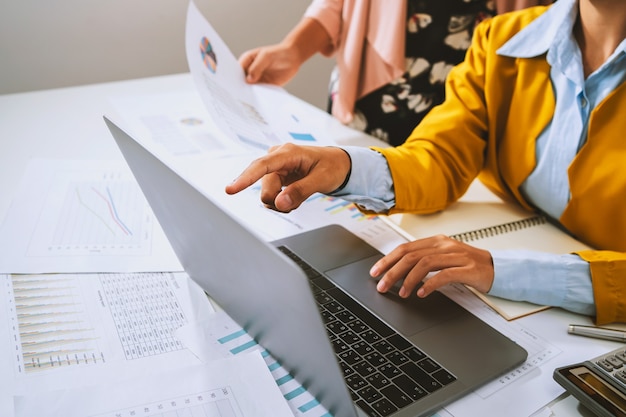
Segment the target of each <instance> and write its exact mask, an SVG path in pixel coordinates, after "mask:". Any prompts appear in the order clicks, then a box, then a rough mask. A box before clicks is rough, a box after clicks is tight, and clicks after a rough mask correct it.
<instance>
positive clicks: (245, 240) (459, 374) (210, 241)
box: [105, 117, 527, 417]
mask: <svg viewBox="0 0 626 417" xmlns="http://www.w3.org/2000/svg"><path fill="white" fill-rule="evenodd" d="M105 122H106V124H107V126H108V128H109V130H110V131H111V133H112V135H113V137H114V139H115V141H116V142H117V145H118V147H119V148H120V150H121V151H122V154H123V156H124V158H125V159H126V161H127V163H128V165H129V167H130V168H131V171H132V172H133V174H134V176H135V178H136V180H137V182H138V183H139V186H140V188H141V189H142V191H143V193H144V195H145V197H146V199H147V200H148V202H149V204H150V206H151V207H152V210H153V211H154V213H155V215H156V217H157V219H158V220H159V223H160V224H161V227H162V228H163V230H164V232H165V234H166V236H167V238H168V240H169V241H170V243H171V245H172V247H173V249H174V251H175V253H176V255H177V256H178V258H179V259H180V262H181V264H182V265H183V267H184V268H185V271H186V272H187V274H188V275H189V276H190V277H191V279H193V280H194V281H195V282H197V283H198V284H199V285H200V286H201V287H202V288H203V289H204V290H205V292H206V293H207V294H208V295H209V296H210V297H211V298H212V299H213V300H215V301H216V302H217V303H218V304H219V305H220V307H222V308H223V309H224V310H225V311H226V313H227V314H228V315H229V316H231V317H232V318H233V320H235V321H236V322H237V323H238V324H239V325H240V326H241V327H242V328H244V329H245V330H246V331H247V332H248V333H249V334H250V335H251V336H252V337H254V338H255V340H256V341H257V342H258V343H259V344H260V345H262V346H263V347H264V348H265V349H267V350H268V352H269V353H270V354H271V355H272V356H273V357H274V358H275V359H276V360H277V361H279V362H280V363H281V365H282V366H283V367H285V369H287V370H288V371H289V372H290V373H291V375H292V376H293V377H294V378H295V379H296V380H297V381H298V382H299V383H300V384H302V386H304V387H305V388H306V389H307V390H309V392H310V393H311V394H312V395H314V396H315V397H316V399H317V400H318V401H320V402H321V403H322V405H324V406H325V407H326V408H327V410H328V411H329V412H330V413H331V414H332V415H333V416H335V417H356V416H360V417H362V416H376V417H379V416H393V417H408V416H427V415H431V414H433V413H434V412H435V411H437V410H438V409H440V408H442V407H443V406H444V405H446V404H447V403H450V402H452V401H453V400H455V399H457V398H459V397H461V396H463V395H465V394H467V393H469V392H471V391H472V390H474V389H476V388H477V387H479V386H480V385H482V384H484V383H486V382H489V381H491V380H493V379H495V378H496V377H498V376H499V375H501V374H503V373H505V372H506V371H507V370H510V369H512V368H514V367H516V366H518V365H520V364H521V363H523V362H524V361H525V360H526V357H527V352H526V351H525V350H524V349H522V348H521V347H520V346H518V345H517V344H516V343H514V342H513V341H511V340H510V339H508V338H507V337H505V336H504V335H502V334H501V333H499V332H497V331H496V330H494V329H493V328H492V327H490V326H488V325H487V324H485V323H484V322H483V321H482V320H480V319H478V318H477V317H476V316H474V315H473V314H471V313H470V312H468V311H467V310H465V309H464V308H462V307H460V306H459V305H458V304H456V303H455V302H453V301H452V300H450V299H448V298H447V297H446V296H444V295H443V294H441V293H439V292H435V293H434V294H431V295H430V296H428V297H427V298H425V299H419V298H417V297H414V298H410V299H401V298H399V297H398V296H397V295H393V293H391V294H380V293H378V292H377V291H376V288H375V287H376V283H375V281H374V280H373V279H372V278H371V277H370V276H369V268H370V267H371V266H372V265H373V263H374V262H375V261H376V260H377V259H379V258H380V257H381V256H382V254H381V253H380V252H379V251H378V250H376V249H375V248H373V247H372V246H370V245H369V244H368V243H366V242H365V241H363V240H362V239H360V238H359V237H357V236H355V235H354V234H352V233H351V232H349V231H348V230H346V229H345V228H343V227H341V226H339V225H330V226H325V227H322V228H319V229H315V230H312V231H306V232H303V233H301V234H298V235H295V236H290V237H288V238H285V239H280V240H278V241H275V242H269V243H268V242H267V241H265V240H264V239H262V238H261V237H260V236H259V235H258V234H256V233H255V232H253V231H252V230H249V229H248V228H246V227H245V226H244V225H242V224H240V223H239V222H238V221H237V220H236V219H234V218H233V217H232V216H231V215H230V214H229V212H228V210H227V209H225V208H224V207H222V206H221V205H220V204H219V203H218V202H216V201H215V200H214V199H213V198H211V196H209V195H206V194H204V193H203V192H201V191H199V190H198V189H196V188H195V187H194V186H192V185H191V184H190V183H189V182H187V181H186V180H185V179H184V178H182V177H181V176H180V175H178V174H177V173H176V172H175V171H174V170H172V169H171V168H170V167H168V166H167V165H166V164H165V163H163V162H162V161H161V160H160V159H159V158H157V157H156V156H154V155H153V154H152V153H151V152H150V151H149V150H147V149H146V148H144V147H143V146H142V145H141V144H140V142H138V141H136V140H135V139H133V138H132V137H131V136H130V135H129V134H128V133H126V132H125V131H124V130H122V129H121V128H120V127H118V125H116V124H115V123H113V122H112V121H111V120H109V119H108V118H106V117H105Z"/></svg>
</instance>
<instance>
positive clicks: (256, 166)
mask: <svg viewBox="0 0 626 417" xmlns="http://www.w3.org/2000/svg"><path fill="white" fill-rule="evenodd" d="M270 172H272V170H271V168H270V165H268V163H267V161H263V160H262V158H259V159H256V160H254V161H252V162H251V163H250V165H248V167H247V168H246V169H244V170H243V171H242V172H241V174H239V176H238V177H237V178H235V179H234V180H233V181H232V182H231V183H230V184H228V185H227V186H226V187H225V188H224V190H225V191H226V193H227V194H231V195H232V194H237V193H238V192H240V191H243V190H245V189H246V188H248V187H250V186H251V185H252V184H254V183H255V182H257V181H258V180H260V179H261V178H263V177H264V176H265V175H266V174H268V173H270Z"/></svg>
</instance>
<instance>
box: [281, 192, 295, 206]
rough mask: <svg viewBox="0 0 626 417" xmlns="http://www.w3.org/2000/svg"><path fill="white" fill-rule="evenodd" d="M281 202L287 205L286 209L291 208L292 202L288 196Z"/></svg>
mask: <svg viewBox="0 0 626 417" xmlns="http://www.w3.org/2000/svg"><path fill="white" fill-rule="evenodd" d="M283 201H284V202H285V203H286V204H287V207H289V208H291V207H292V206H293V200H292V199H291V196H290V195H289V194H285V195H284V196H283Z"/></svg>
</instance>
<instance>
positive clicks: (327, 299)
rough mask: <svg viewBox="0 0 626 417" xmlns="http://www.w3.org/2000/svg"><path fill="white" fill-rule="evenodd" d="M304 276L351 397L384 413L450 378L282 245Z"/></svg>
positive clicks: (379, 416)
mask: <svg viewBox="0 0 626 417" xmlns="http://www.w3.org/2000/svg"><path fill="white" fill-rule="evenodd" d="M278 249H279V250H280V251H281V252H283V253H284V254H286V255H287V256H289V257H290V258H291V259H292V260H294V261H295V262H296V263H297V264H298V265H299V266H300V267H301V268H302V269H303V270H304V272H305V273H306V275H307V276H308V277H309V283H310V284H311V288H312V289H313V293H314V295H315V299H316V301H317V304H318V307H319V309H320V312H321V315H322V319H323V321H324V323H325V325H326V330H327V331H328V334H329V336H330V340H331V342H332V345H333V348H334V350H335V354H336V355H337V357H338V358H339V364H340V366H341V368H342V370H343V374H344V379H345V381H346V384H347V386H348V389H349V390H350V393H351V395H352V399H353V401H354V402H355V403H356V404H357V405H358V406H359V407H360V408H361V409H362V410H363V411H365V412H366V413H367V414H368V415H369V416H371V417H384V416H388V415H390V414H392V413H394V412H396V411H398V410H400V409H402V408H404V407H407V406H408V405H410V404H412V403H413V402H415V401H417V400H420V399H422V398H423V397H425V396H427V395H428V394H430V393H433V392H435V391H437V390H438V389H440V388H442V387H443V386H445V385H447V384H450V383H451V382H453V381H455V380H456V378H455V377H454V375H452V374H451V373H450V372H448V371H447V370H446V369H444V368H443V367H442V366H441V365H439V364H438V363H437V362H435V361H434V360H433V359H432V358H430V357H429V356H427V355H426V354H425V353H424V352H422V351H421V350H419V349H418V348H416V347H415V346H414V345H413V344H412V343H411V342H409V341H408V340H406V339H405V338H404V337H402V336H401V335H400V334H398V333H397V332H396V331H395V330H393V329H392V328H391V327H389V326H388V325H387V324H386V323H384V322H383V321H381V320H380V319H379V318H377V317H376V316H374V315H373V314H372V313H371V312H369V311H368V310H367V309H366V308H365V307H363V306H362V305H361V304H359V303H358V302H356V301H355V300H354V299H353V298H352V297H350V296H348V295H347V294H346V293H345V292H344V291H343V290H341V289H340V288H339V287H337V286H336V285H335V284H334V283H333V282H331V281H330V280H328V279H327V278H326V277H324V276H323V275H322V274H321V273H319V272H318V271H316V270H315V269H313V268H312V267H311V266H310V265H309V264H307V263H306V262H305V261H303V260H302V259H301V258H300V257H299V256H298V255H296V254H295V253H293V252H291V251H290V250H289V249H288V248H286V247H284V246H280V247H278Z"/></svg>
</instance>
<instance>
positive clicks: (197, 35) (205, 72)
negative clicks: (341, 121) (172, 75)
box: [185, 2, 323, 150]
mask: <svg viewBox="0 0 626 417" xmlns="http://www.w3.org/2000/svg"><path fill="white" fill-rule="evenodd" d="M185 45H186V51H187V62H188V64H189V70H190V71H191V74H192V76H193V78H194V80H195V83H196V87H197V90H198V93H199V94H200V96H201V98H202V100H203V101H204V104H205V106H206V108H207V110H208V112H209V114H210V115H211V117H212V119H213V120H214V121H215V123H216V124H217V125H218V126H219V128H220V129H221V130H222V131H223V132H225V133H226V134H227V135H228V136H229V137H231V138H232V139H233V140H235V141H239V142H241V143H244V144H246V145H248V146H250V147H253V148H257V149H260V150H267V149H268V148H269V147H271V146H275V145H280V144H282V143H285V142H296V143H303V144H306V143H311V144H315V143H319V142H320V141H322V140H323V138H322V137H320V136H319V135H318V134H316V133H315V132H314V130H313V127H312V126H311V125H307V124H306V118H302V117H300V116H299V115H298V114H297V113H294V112H293V111H292V110H291V109H290V108H288V107H287V106H285V104H287V103H289V102H291V100H290V99H288V98H287V96H288V95H287V94H286V93H285V92H284V91H283V90H282V89H281V88H279V87H275V86H268V85H251V84H247V83H246V81H245V75H244V72H243V69H242V68H241V66H240V65H239V62H238V61H237V59H236V58H235V56H234V55H233V54H232V52H231V51H230V50H229V48H228V46H227V45H226V44H225V43H224V41H223V40H222V39H221V37H220V36H219V35H218V34H217V32H216V31H215V30H214V29H213V27H212V26H211V25H210V24H209V23H208V22H207V20H206V19H205V18H204V17H203V16H202V14H201V13H200V12H199V10H198V9H197V8H196V6H195V4H194V3H193V2H191V4H190V6H189V10H188V14H187V29H186V39H185Z"/></svg>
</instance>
